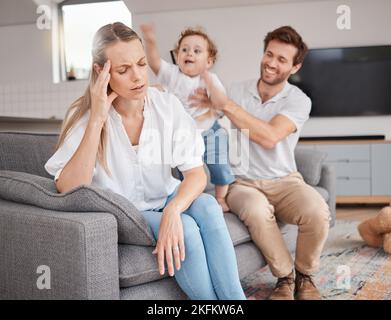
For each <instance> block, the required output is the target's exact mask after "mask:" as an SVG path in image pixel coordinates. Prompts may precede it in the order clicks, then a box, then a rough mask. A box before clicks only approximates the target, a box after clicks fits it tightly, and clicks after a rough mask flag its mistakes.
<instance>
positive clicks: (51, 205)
mask: <svg viewBox="0 0 391 320" xmlns="http://www.w3.org/2000/svg"><path fill="white" fill-rule="evenodd" d="M0 198H2V199H5V200H9V201H13V202H17V203H23V204H29V205H33V206H36V207H39V208H43V209H49V210H56V211H65V212H108V213H111V214H113V215H114V216H115V217H116V219H117V224H118V242H119V243H124V244H133V245H141V246H152V245H155V240H154V237H153V235H152V232H151V229H150V227H149V226H148V224H147V222H146V220H145V219H144V218H143V216H142V215H141V213H140V212H139V211H138V210H137V209H136V207H135V206H134V205H132V204H131V203H130V202H129V201H128V200H127V199H126V198H124V197H122V196H121V195H119V194H116V193H114V192H112V191H110V190H102V189H99V188H96V187H92V186H84V185H83V186H79V187H77V188H75V189H73V190H70V191H69V192H66V193H58V192H57V189H56V186H55V183H54V181H53V180H51V179H48V178H44V177H40V176H37V175H32V174H28V173H24V172H16V171H4V170H0Z"/></svg>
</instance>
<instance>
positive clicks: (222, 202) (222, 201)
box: [216, 198, 229, 212]
mask: <svg viewBox="0 0 391 320" xmlns="http://www.w3.org/2000/svg"><path fill="white" fill-rule="evenodd" d="M216 200H217V202H218V203H219V205H220V206H221V208H222V209H223V212H228V211H229V206H228V204H227V202H226V201H225V198H216Z"/></svg>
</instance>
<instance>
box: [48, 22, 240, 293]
mask: <svg viewBox="0 0 391 320" xmlns="http://www.w3.org/2000/svg"><path fill="white" fill-rule="evenodd" d="M92 56H93V68H92V72H91V78H90V83H89V86H88V88H87V90H86V92H85V94H84V96H82V97H81V98H79V99H78V100H76V101H75V102H74V103H73V104H72V106H71V107H70V109H69V111H68V113H67V115H66V117H65V120H64V124H63V128H62V130H61V134H60V138H59V144H58V149H57V151H56V152H55V154H54V155H53V156H52V157H51V158H50V159H49V160H48V162H47V163H46V165H45V168H46V170H47V171H48V172H49V173H50V174H52V175H53V176H54V177H55V181H56V186H57V189H58V191H59V192H67V191H69V190H71V189H72V188H75V187H77V186H79V185H82V184H86V185H89V184H93V185H96V186H99V187H100V188H108V189H111V190H113V191H114V192H117V193H119V194H121V195H123V196H124V197H126V198H127V199H129V200H130V201H131V202H132V203H133V204H134V205H135V206H136V207H137V208H138V209H139V210H140V211H141V212H142V214H143V216H144V217H145V219H146V220H147V222H148V223H149V225H150V227H151V229H152V231H153V234H154V236H155V238H156V240H157V245H156V248H155V250H154V251H153V253H154V254H156V255H157V261H158V266H159V272H160V274H162V275H163V274H164V273H165V262H166V264H167V269H168V273H169V275H170V276H174V275H175V279H176V280H177V282H178V284H179V286H180V287H181V288H182V290H183V291H184V292H185V293H186V294H187V295H188V296H189V298H191V299H245V296H244V293H243V290H242V288H241V285H240V281H239V276H238V271H237V263H236V257H235V252H234V249H233V246H232V241H231V239H230V236H229V233H228V230H227V228H226V225H225V221H224V218H223V213H222V211H221V208H220V206H219V205H218V204H217V202H216V201H215V199H214V198H213V197H212V196H210V195H207V194H203V193H202V191H203V189H204V188H205V184H206V175H205V172H204V170H203V163H202V155H203V152H204V146H203V142H202V138H201V135H199V134H197V133H196V128H195V124H194V123H193V121H192V119H191V118H190V117H189V116H188V115H187V114H186V113H185V111H183V107H182V106H181V104H180V102H179V100H178V99H177V98H175V97H174V96H173V95H170V94H168V93H164V92H160V91H158V90H157V89H155V88H148V77H147V60H146V56H145V52H144V48H143V46H142V43H141V40H140V38H139V37H138V35H137V34H136V33H135V32H134V31H133V30H132V29H130V28H128V27H127V26H125V25H124V24H122V23H118V22H117V23H114V24H109V25H106V26H104V27H102V28H100V29H99V30H98V32H97V33H96V35H95V37H94V42H93V50H92ZM175 167H178V169H179V170H180V171H181V172H182V174H183V176H184V179H183V181H182V182H180V181H179V180H177V179H174V178H173V177H172V174H171V168H175ZM174 265H175V268H174ZM175 269H176V270H175Z"/></svg>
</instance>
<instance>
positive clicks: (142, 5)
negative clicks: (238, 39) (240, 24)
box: [123, 0, 324, 14]
mask: <svg viewBox="0 0 391 320" xmlns="http://www.w3.org/2000/svg"><path fill="white" fill-rule="evenodd" d="M123 1H124V2H125V3H126V4H127V6H128V8H129V9H130V10H131V12H132V13H133V14H143V13H152V12H162V11H181V10H192V9H210V8H222V7H237V6H251V5H260V4H273V3H284V2H287V3H292V2H317V1H324V0H197V1H195V0H164V1H163V0H148V1H146V0H123Z"/></svg>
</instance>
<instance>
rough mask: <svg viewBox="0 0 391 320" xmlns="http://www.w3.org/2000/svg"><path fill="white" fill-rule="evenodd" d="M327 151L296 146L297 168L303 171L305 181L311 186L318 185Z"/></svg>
mask: <svg viewBox="0 0 391 320" xmlns="http://www.w3.org/2000/svg"><path fill="white" fill-rule="evenodd" d="M326 157H327V153H325V152H323V151H319V150H313V149H305V148H300V147H298V148H296V150H295V159H296V165H297V170H298V171H299V172H300V173H301V175H302V176H303V178H304V181H305V182H307V183H308V184H309V185H311V186H316V185H318V183H319V181H320V175H321V173H322V166H323V163H324V160H325V159H326Z"/></svg>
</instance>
